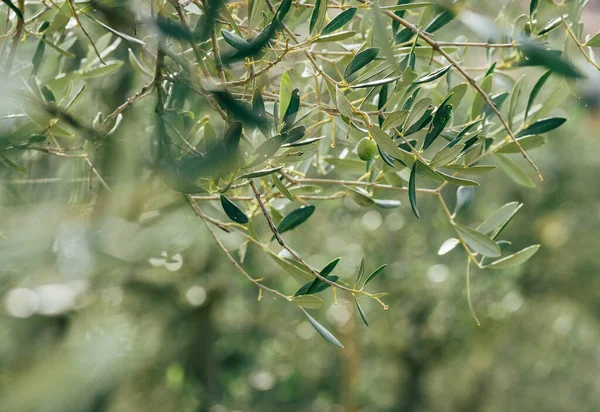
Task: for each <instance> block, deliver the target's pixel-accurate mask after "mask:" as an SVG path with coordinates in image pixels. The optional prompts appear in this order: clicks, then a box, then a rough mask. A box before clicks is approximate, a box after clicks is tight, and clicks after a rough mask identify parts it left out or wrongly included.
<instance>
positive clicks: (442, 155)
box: [429, 143, 465, 167]
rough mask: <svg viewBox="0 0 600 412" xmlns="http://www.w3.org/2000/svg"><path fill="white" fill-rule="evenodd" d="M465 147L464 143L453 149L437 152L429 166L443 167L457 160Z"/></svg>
mask: <svg viewBox="0 0 600 412" xmlns="http://www.w3.org/2000/svg"><path fill="white" fill-rule="evenodd" d="M464 147H465V145H464V144H462V143H461V144H457V145H455V146H452V147H444V148H443V149H442V150H440V151H439V152H437V153H436V154H435V156H433V159H431V162H430V163H429V165H430V166H431V167H441V166H445V165H447V164H448V163H451V162H453V161H454V159H456V158H457V157H458V155H459V154H460V153H461V152H462V150H463V149H464Z"/></svg>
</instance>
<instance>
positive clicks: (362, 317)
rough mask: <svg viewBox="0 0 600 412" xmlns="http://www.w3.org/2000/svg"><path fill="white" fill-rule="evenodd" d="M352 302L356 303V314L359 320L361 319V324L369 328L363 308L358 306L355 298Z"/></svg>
mask: <svg viewBox="0 0 600 412" xmlns="http://www.w3.org/2000/svg"><path fill="white" fill-rule="evenodd" d="M354 302H356V309H358V314H359V315H360V318H361V319H362V321H363V323H364V324H365V325H367V327H369V319H367V314H366V313H365V311H364V310H363V308H362V307H361V306H360V304H359V303H358V300H357V299H356V298H354Z"/></svg>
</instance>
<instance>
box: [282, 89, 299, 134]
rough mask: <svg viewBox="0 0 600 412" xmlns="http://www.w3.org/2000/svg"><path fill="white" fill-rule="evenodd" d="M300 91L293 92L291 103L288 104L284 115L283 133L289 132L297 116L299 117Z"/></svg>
mask: <svg viewBox="0 0 600 412" xmlns="http://www.w3.org/2000/svg"><path fill="white" fill-rule="evenodd" d="M299 93H300V91H299V89H297V88H296V89H294V90H292V95H291V96H290V101H289V103H288V106H287V109H286V110H285V114H284V115H283V123H284V126H283V129H281V131H282V132H286V131H288V130H289V129H290V128H291V127H292V126H293V125H294V122H295V121H296V116H297V115H298V110H299V109H300V94H299Z"/></svg>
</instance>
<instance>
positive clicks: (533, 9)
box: [529, 0, 538, 18]
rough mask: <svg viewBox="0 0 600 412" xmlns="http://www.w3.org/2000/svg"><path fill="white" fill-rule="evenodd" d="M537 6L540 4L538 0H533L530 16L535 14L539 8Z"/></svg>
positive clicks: (530, 4) (530, 5)
mask: <svg viewBox="0 0 600 412" xmlns="http://www.w3.org/2000/svg"><path fill="white" fill-rule="evenodd" d="M537 6H538V0H531V2H530V3H529V16H530V18H533V14H534V13H535V11H536V10H537Z"/></svg>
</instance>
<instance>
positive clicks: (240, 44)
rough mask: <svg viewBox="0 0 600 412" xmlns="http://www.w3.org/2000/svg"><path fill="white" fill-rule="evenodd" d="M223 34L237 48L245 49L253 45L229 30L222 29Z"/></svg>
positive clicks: (228, 42) (227, 41) (224, 38)
mask: <svg viewBox="0 0 600 412" xmlns="http://www.w3.org/2000/svg"><path fill="white" fill-rule="evenodd" d="M221 35H222V36H223V40H225V42H226V43H227V44H229V45H230V46H231V47H233V48H234V49H236V50H241V51H244V50H247V49H248V48H250V47H252V45H251V44H250V43H249V42H248V41H247V40H244V39H243V38H242V37H240V36H238V35H237V34H235V33H233V32H230V31H228V30H225V29H221Z"/></svg>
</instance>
